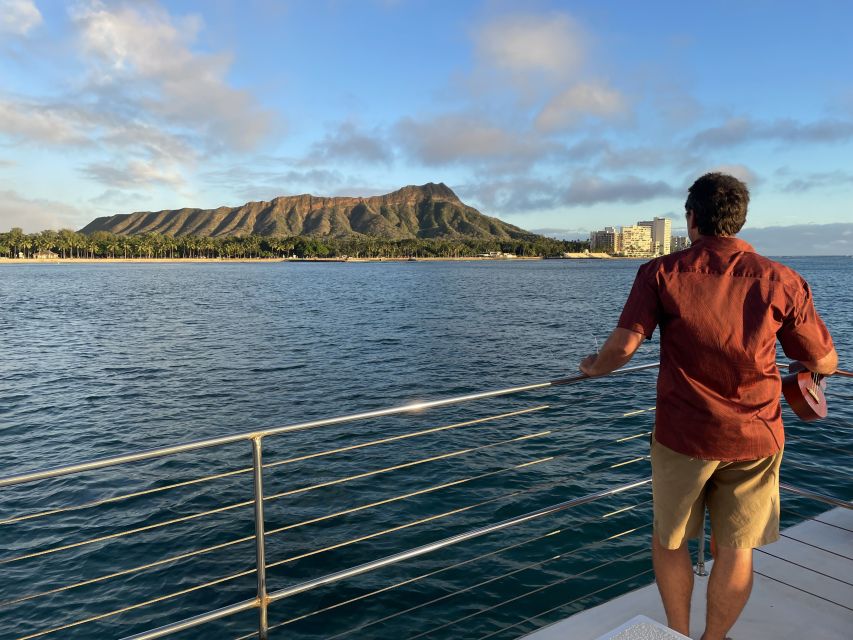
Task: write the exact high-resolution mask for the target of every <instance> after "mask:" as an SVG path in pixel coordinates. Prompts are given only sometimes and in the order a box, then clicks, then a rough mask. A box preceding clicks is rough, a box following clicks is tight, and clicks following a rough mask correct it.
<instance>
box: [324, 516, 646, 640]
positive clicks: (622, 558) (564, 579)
mask: <svg viewBox="0 0 853 640" xmlns="http://www.w3.org/2000/svg"><path fill="white" fill-rule="evenodd" d="M645 526H651V523H649V524H648V525H644V527H645ZM639 528H642V527H638V529H639ZM636 530H637V529H632V530H631V531H628V532H625V533H632V532H633V531H636ZM623 535H624V534H623ZM647 553H648V549H640V550H639V551H635V552H634V553H629V554H628V555H625V556H620V557H618V558H613V559H612V560H608V561H607V562H602V563H601V564H599V565H596V566H595V567H592V568H590V569H587V570H585V571H581V572H579V573H572V574H569V575H568V576H564V577H562V578H560V579H559V580H556V581H554V582H551V583H549V584H546V585H544V586H541V587H537V588H536V589H531V590H530V591H526V592H525V593H522V594H521V595H518V596H515V597H512V598H509V599H507V600H503V601H501V602H498V603H497V604H494V605H492V606H490V607H486V608H485V609H479V610H477V611H475V612H474V613H469V614H468V615H466V616H462V617H461V618H456V619H455V620H451V621H450V622H446V623H444V624H442V625H439V626H437V627H433V628H432V629H428V630H427V631H423V632H421V633H419V634H417V635H414V636H409V637H408V638H407V639H406V640H416V639H417V638H422V637H424V636H428V635H430V634H433V633H435V632H436V631H440V630H441V629H446V628H447V627H451V626H453V625H456V624H459V623H460V622H464V621H465V620H470V619H471V618H474V617H476V616H479V615H482V614H484V613H488V612H489V611H494V610H495V609H497V608H499V607H503V606H505V605H508V604H510V603H512V602H516V601H518V600H521V599H522V598H526V597H528V596H532V595H533V594H534V593H539V592H541V591H545V590H546V589H550V588H551V587H556V586H557V585H558V584H563V583H564V582H568V581H569V580H571V579H572V578H578V577H580V576H583V575H586V574H587V573H592V572H593V571H598V570H599V569H602V568H604V567H606V566H608V565H611V564H613V563H615V562H623V561H625V560H631V559H633V558H635V557H636V556H639V555H640V554H647ZM648 571H650V570H646V571H645V572H644V573H648ZM635 577H637V576H636V575H635V576H631V579H633V578H635ZM608 586H613V585H608ZM586 597H589V596H588V595H587V596H586ZM332 637H333V638H334V637H335V636H332Z"/></svg>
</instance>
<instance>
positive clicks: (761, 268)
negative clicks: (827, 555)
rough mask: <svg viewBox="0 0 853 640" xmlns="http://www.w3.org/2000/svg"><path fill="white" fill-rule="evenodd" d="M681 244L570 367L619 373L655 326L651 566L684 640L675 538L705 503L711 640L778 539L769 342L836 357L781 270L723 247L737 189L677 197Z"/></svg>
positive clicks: (735, 213) (682, 559)
mask: <svg viewBox="0 0 853 640" xmlns="http://www.w3.org/2000/svg"><path fill="white" fill-rule="evenodd" d="M688 194H689V195H688V197H687V202H686V204H685V209H686V212H687V227H688V232H689V236H690V240H691V242H692V246H691V247H690V248H689V249H685V250H684V251H679V252H677V253H673V254H670V255H667V256H663V257H660V258H656V259H654V260H652V261H650V262H648V263H646V264H644V265H643V266H642V267H640V269H639V271H638V273H637V277H636V280H635V281H634V286H633V288H632V290H631V293H630V295H629V297H628V301H627V302H626V303H625V307H624V309H623V310H622V315H621V317H620V318H619V322H618V324H617V328H616V329H615V330H614V331H613V333H612V334H611V335H610V337H609V338H608V339H607V342H605V344H604V346H603V347H602V349H601V351H600V352H599V353H598V354H594V355H590V356H587V357H586V358H585V359H584V360H583V361H581V363H580V369H581V371H583V372H584V373H586V374H587V375H590V376H599V375H604V374H606V373H609V372H611V371H613V370H614V369H617V368H619V367H621V366H622V365H624V364H625V363H626V362H628V360H630V359H631V356H632V355H633V354H634V352H635V351H636V350H637V348H638V347H639V346H640V344H641V343H642V341H643V339H644V338H650V337H651V335H652V333H653V332H654V329H655V327H656V326H658V325H659V326H660V328H661V347H660V371H659V374H658V385H657V411H656V417H655V430H654V436H653V440H652V452H651V453H652V456H651V457H652V493H653V498H654V533H653V536H652V539H653V542H652V559H653V564H654V570H655V577H656V580H657V584H658V589H659V591H660V594H661V600H662V601H663V606H664V610H665V611H666V617H667V623H668V625H669V626H670V627H671V628H672V629H674V630H675V631H678V632H680V633H682V634H684V635H689V627H690V596H691V593H692V590H693V570H692V566H691V561H690V554H689V552H688V550H687V540H688V539H689V538H693V537H698V535H699V533H700V529H701V522H702V514H703V511H704V508H705V505H706V504H707V507H708V511H709V512H710V516H711V529H712V532H713V536H714V539H715V541H716V554H715V559H714V566H713V570H712V571H711V577H710V578H709V581H708V606H707V617H706V623H705V632H704V635H703V636H702V638H703V640H723V639H724V638H725V637H726V633H727V632H728V631H729V629H731V627H732V626H733V625H734V623H735V621H736V620H737V618H738V616H739V615H740V613H741V611H742V610H743V607H744V605H746V601H747V599H748V598H749V594H750V590H751V589H752V549H753V548H755V547H758V546H761V545H764V544H767V543H770V542H773V541H774V540H776V539H777V538H778V536H779V465H780V463H781V460H782V449H783V445H784V432H783V429H782V419H781V406H780V401H779V397H780V391H781V381H780V375H779V372H778V369H777V367H776V364H775V362H776V340H777V338H778V340H779V342H780V343H781V344H782V348H783V350H784V351H785V353H786V354H787V355H788V356H789V357H790V358H793V359H795V360H799V361H800V362H801V363H802V364H803V365H805V367H806V368H808V369H810V370H811V371H814V372H816V373H820V374H824V375H830V374H832V373H834V372H835V369H836V366H837V364H838V357H837V354H836V352H835V349H834V347H833V344H832V339H831V338H830V336H829V332H828V331H827V330H826V326H825V325H824V324H823V321H822V320H821V319H820V317H819V316H818V314H817V312H816V311H815V309H814V305H813V303H812V298H811V292H810V290H809V286H808V284H806V282H805V281H804V280H803V279H802V278H801V277H800V276H799V275H798V274H797V273H796V272H795V271H793V270H792V269H789V268H787V267H785V266H783V265H781V264H779V263H777V262H773V261H772V260H768V259H767V258H765V257H763V256H760V255H758V254H757V253H756V252H755V250H754V249H753V248H752V247H751V246H750V245H749V244H747V243H746V242H744V241H742V240H740V239H738V238H736V237H734V236H735V234H736V233H737V232H738V231H740V229H741V227H742V226H743V224H744V222H745V221H746V210H747V205H748V203H749V190H748V189H747V187H746V185H745V184H743V183H742V182H741V181H739V180H737V179H736V178H734V177H732V176H729V175H725V174H721V173H709V174H706V175H704V176H702V177H701V178H699V179H698V180H697V181H696V182H695V183H694V184H693V186H691V187H690V189H689V190H688Z"/></svg>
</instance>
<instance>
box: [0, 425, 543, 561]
mask: <svg viewBox="0 0 853 640" xmlns="http://www.w3.org/2000/svg"><path fill="white" fill-rule="evenodd" d="M549 433H550V431H542V432H539V433H536V434H529V435H526V436H521V437H519V438H512V439H509V440H502V441H500V442H494V443H490V444H486V445H481V446H479V447H469V448H466V449H459V450H457V451H452V452H450V453H445V454H441V455H438V456H432V457H429V458H422V459H420V460H415V461H412V462H406V463H403V464H399V465H394V466H391V467H384V468H382V469H376V470H373V471H366V472H364V473H359V474H356V475H353V476H347V477H345V478H338V479H335V480H330V481H328V482H321V483H318V484H313V485H309V486H307V487H300V488H298V489H291V490H289V491H283V492H281V493H276V494H272V495H269V496H265V497H264V502H268V501H271V500H277V499H279V498H283V497H285V496H291V495H297V494H300V493H305V492H308V491H313V490H316V489H321V488H324V487H329V486H333V485H337V484H343V483H345V482H350V481H352V480H359V479H362V478H367V477H370V476H374V475H378V474H380V473H389V472H391V471H397V470H399V469H404V468H408V467H413V466H416V465H420V464H426V463H428V462H435V461H437V460H445V459H448V458H452V457H456V456H461V455H466V454H469V453H474V452H476V451H482V450H484V449H489V448H493V447H497V446H501V445H505V444H509V443H513V442H518V441H520V440H525V439H529V438H533V437H538V436H542V435H547V434H549ZM252 504H254V501H253V500H244V501H242V502H237V503H234V504H230V505H226V506H224V507H217V508H216V509H208V510H207V511H202V512H200V513H194V514H190V515H187V516H181V517H179V518H172V519H171V520H165V521H163V522H155V523H154V524H149V525H145V526H143V527H136V528H133V529H128V530H125V531H119V532H117V533H111V534H108V535H105V536H98V537H96V538H90V539H88V540H81V541H79V542H73V543H70V544H66V545H61V546H58V547H52V548H50V549H43V550H42V551H34V552H32V553H27V554H24V555H20V556H15V557H13V558H3V559H0V565H4V564H9V563H12V562H19V561H21V560H28V559H30V558H36V557H39V556H44V555H49V554H53V553H57V552H59V551H67V550H68V549H74V548H77V547H82V546H86V545H90V544H94V543H97V542H104V541H106V540H113V539H115V538H121V537H124V536H129V535H133V534H136V533H142V532H144V531H151V530H152V529H158V528H160V527H167V526H170V525H174V524H179V523H182V522H188V521H190V520H196V519H198V518H203V517H206V516H209V515H214V514H217V513H224V512H226V511H231V510H233V509H240V508H243V507H248V506H251V505H252Z"/></svg>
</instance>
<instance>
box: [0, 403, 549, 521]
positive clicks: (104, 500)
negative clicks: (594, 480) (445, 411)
mask: <svg viewBox="0 0 853 640" xmlns="http://www.w3.org/2000/svg"><path fill="white" fill-rule="evenodd" d="M549 408H550V405H547V404H546V405H539V406H536V407H530V408H527V409H521V410H518V411H512V412H509V413H502V414H498V415H494V416H488V417H485V418H478V419H476V420H466V421H465V422H457V423H454V424H448V425H443V426H440V427H433V428H431V429H424V430H422V431H415V432H413V433H406V434H402V435H398V436H391V437H388V438H381V439H379V440H372V441H369V442H362V443H359V444H355V445H350V446H347V447H338V448H335V449H328V450H326V451H319V452H317V453H310V454H306V455H302V456H297V457H295V458H287V459H284V460H276V461H275V462H268V463H266V464H264V469H272V468H273V467H278V466H281V465H285V464H293V463H295V462H303V461H305V460H311V459H313V458H320V457H323V456H329V455H334V454H338V453H345V452H347V451H355V450H357V449H363V448H366V447H373V446H377V445H381V444H387V443H389V442H395V441H398V440H404V439H406V438H415V437H418V436H422V435H427V434H431V433H437V432H440V431H447V430H450V429H458V428H460V427H467V426H470V425H474V424H483V423H486V422H490V421H492V420H499V419H502V418H509V417H514V416H519V415H523V414H526V413H532V412H534V411H541V410H543V409H549ZM251 471H252V467H244V468H241V469H234V470H232V471H226V472H223V473H217V474H213V475H209V476H204V477H202V478H195V479H193V480H186V481H184V482H176V483H174V484H169V485H165V486H162V487H154V488H151V489H145V490H143V491H136V492H133V493H126V494H122V495H118V496H111V497H109V498H102V499H100V500H93V501H91V502H87V503H84V504H78V505H71V506H67V507H57V508H55V509H50V510H46V511H39V512H37V513H30V514H26V515H22V516H16V517H14V518H7V519H6V520H0V525H8V524H13V523H15V522H21V521H24V520H32V519H35V518H43V517H45V516H50V515H55V514H58V513H66V512H68V511H78V510H81V509H89V508H92V507H97V506H100V505H103V504H109V503H112V502H118V501H120V500H127V499H130V498H138V497H140V496H145V495H151V494H154V493H160V492H162V491H168V490H171V489H177V488H180V487H186V486H190V485H194V484H199V483H202V482H209V481H211V480H219V479H221V478H227V477H230V476H236V475H240V474H244V473H250V472H251Z"/></svg>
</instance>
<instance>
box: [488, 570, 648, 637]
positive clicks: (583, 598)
mask: <svg viewBox="0 0 853 640" xmlns="http://www.w3.org/2000/svg"><path fill="white" fill-rule="evenodd" d="M652 571H654V569H646V570H645V571H641V572H640V573H635V574H634V575H632V576H628V577H627V578H623V579H622V580H619V581H618V582H611V583H610V584H608V585H605V586H603V587H601V588H600V589H596V590H595V591H590V592H589V593H587V594H584V595H582V596H580V597H578V598H575V599H573V600H569V601H568V602H564V603H562V604H558V605H557V606H556V607H551V608H550V609H546V610H545V611H540V612H539V613H537V614H536V615H533V616H530V617H528V618H525V619H524V620H520V621H518V622H516V623H515V624H511V625H510V626H508V627H503V628H502V629H498V630H497V631H493V632H492V633H489V634H487V635H484V636H481V637H480V638H478V640H486V639H487V638H492V637H494V636H496V635H497V634H499V633H503V632H504V631H509V630H510V629H514V628H515V627H518V626H520V625H522V624H524V623H525V622H532V621H533V620H535V619H536V618H540V617H542V616H545V615H548V614H549V613H551V612H552V611H558V610H559V609H563V608H565V607H568V606H569V605H572V604H575V603H576V602H580V601H581V600H586V599H587V598H590V597H592V596H595V595H598V594H599V593H601V592H602V591H607V590H608V589H612V588H613V587H617V586H619V585H620V584H624V583H626V582H629V581H630V580H636V579H637V578H639V577H640V576H644V575H646V574H647V573H651V572H652Z"/></svg>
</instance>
